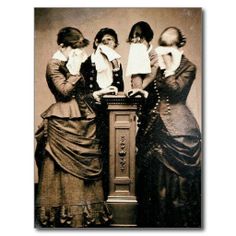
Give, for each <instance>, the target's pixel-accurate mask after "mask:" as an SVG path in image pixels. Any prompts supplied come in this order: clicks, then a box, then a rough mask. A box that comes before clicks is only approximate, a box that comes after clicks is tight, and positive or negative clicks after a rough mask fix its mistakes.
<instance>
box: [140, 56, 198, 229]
mask: <svg viewBox="0 0 236 236" xmlns="http://www.w3.org/2000/svg"><path fill="white" fill-rule="evenodd" d="M195 73H196V67H195V66H194V65H193V64H192V63H191V62H190V61H189V60H188V59H187V58H186V57H184V56H183V57H182V60H181V63H180V66H179V68H178V69H177V70H176V72H175V75H172V76H169V77H167V78H165V77H164V75H163V71H161V70H160V69H158V71H157V76H156V78H155V79H154V81H153V82H152V83H151V84H149V86H148V87H147V88H146V90H147V91H148V92H149V96H148V98H147V100H146V102H145V104H144V105H143V108H142V111H141V116H140V117H139V119H140V127H139V130H138V134H137V147H138V153H137V176H138V177H137V197H138V203H139V207H138V226H142V227H200V226H201V161H200V159H201V158H200V157H201V134H200V131H199V127H198V124H197V122H196V120H195V118H194V117H193V115H192V113H191V112H190V110H189V109H188V108H187V106H186V99H187V96H188V94H189V91H190V88H191V85H192V83H193V81H194V79H195Z"/></svg>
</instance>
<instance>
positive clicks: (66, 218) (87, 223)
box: [36, 202, 112, 228]
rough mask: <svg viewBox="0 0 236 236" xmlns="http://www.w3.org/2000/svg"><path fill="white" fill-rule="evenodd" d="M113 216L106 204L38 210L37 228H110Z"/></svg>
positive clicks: (47, 207)
mask: <svg viewBox="0 0 236 236" xmlns="http://www.w3.org/2000/svg"><path fill="white" fill-rule="evenodd" d="M111 220H112V214H111V212H110V210H109V208H108V206H107V204H106V203H105V202H99V203H92V204H85V205H78V206H60V207H52V206H41V207H37V208H36V227H37V228H54V227H57V228H81V227H96V226H108V225H109V224H110V223H111Z"/></svg>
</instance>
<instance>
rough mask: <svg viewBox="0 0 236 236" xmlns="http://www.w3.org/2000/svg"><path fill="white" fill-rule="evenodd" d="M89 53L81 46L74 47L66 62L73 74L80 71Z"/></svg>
mask: <svg viewBox="0 0 236 236" xmlns="http://www.w3.org/2000/svg"><path fill="white" fill-rule="evenodd" d="M87 57H88V55H87V53H86V52H85V51H84V50H83V49H80V48H76V49H73V50H72V51H71V53H70V55H69V60H68V62H67V64H66V67H67V69H68V70H69V72H70V73H71V74H72V75H78V74H79V73H80V67H81V64H82V63H83V62H84V61H85V60H86V59H87Z"/></svg>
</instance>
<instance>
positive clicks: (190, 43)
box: [34, 8, 202, 181]
mask: <svg viewBox="0 0 236 236" xmlns="http://www.w3.org/2000/svg"><path fill="white" fill-rule="evenodd" d="M138 21H146V22H148V23H149V24H150V26H151V28H152V29H153V31H154V38H153V40H152V45H153V47H154V48H155V47H156V46H157V41H158V38H159V35H160V34H161V32H162V31H163V30H164V29H165V28H166V27H169V26H176V27H178V28H180V29H181V30H182V32H183V33H184V34H185V36H186V37H187V44H186V46H185V47H184V48H183V49H184V54H185V55H186V56H187V57H188V58H189V59H190V60H191V61H192V62H193V63H194V64H195V65H196V66H197V75H196V79H195V81H194V83H193V86H192V89H191V91H190V94H189V97H188V100H187V104H188V106H189V108H190V110H191V111H192V112H193V114H194V116H195V117H196V119H197V121H198V123H199V125H200V128H201V110H202V109H201V101H202V100H201V98H202V96H201V95H202V86H201V85H202V61H201V59H202V10H201V8H35V31H34V34H35V44H34V47H35V48H34V55H35V62H34V64H35V69H34V73H35V75H34V82H35V129H37V126H38V125H39V124H40V123H41V121H42V119H41V117H40V115H41V113H42V112H43V111H44V110H46V109H47V108H48V107H49V106H50V105H51V104H52V103H54V102H55V100H54V97H53V95H52V94H51V92H50V91H49V89H48V86H47V83H46V79H45V71H46V65H47V62H48V60H49V59H50V58H51V57H52V55H53V53H54V52H55V51H56V50H57V43H56V40H57V33H58V31H59V30H60V29H61V28H62V27H65V26H73V27H77V28H78V29H80V30H81V32H82V33H83V34H84V36H85V37H86V38H87V39H89V40H90V45H89V46H88V47H87V48H86V52H87V54H88V55H90V54H91V53H92V52H93V48H92V43H93V39H94V37H95V35H96V33H97V32H98V31H99V30H100V29H101V28H104V27H109V28H113V29H114V30H115V31H116V32H117V34H118V40H119V46H118V48H117V51H118V53H120V55H121V56H122V58H121V63H122V65H123V68H124V70H125V68H126V63H127V57H128V51H129V44H128V43H127V42H126V40H127V38H128V34H129V31H130V29H131V27H132V25H133V24H135V23H136V22H138ZM124 75H125V73H124ZM124 82H125V89H128V88H130V80H129V78H126V77H124ZM35 181H37V176H35Z"/></svg>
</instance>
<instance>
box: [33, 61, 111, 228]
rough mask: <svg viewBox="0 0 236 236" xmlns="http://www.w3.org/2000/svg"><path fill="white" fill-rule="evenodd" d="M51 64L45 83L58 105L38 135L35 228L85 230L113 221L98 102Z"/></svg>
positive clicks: (64, 70) (48, 113)
mask: <svg viewBox="0 0 236 236" xmlns="http://www.w3.org/2000/svg"><path fill="white" fill-rule="evenodd" d="M65 63H66V62H63V61H60V60H57V59H52V60H51V61H50V62H49V63H48V66H47V73H46V78H47V82H48V86H49V88H50V90H51V92H52V93H53V94H54V96H55V99H56V103H55V104H52V105H51V106H50V107H49V108H48V109H47V110H46V111H45V112H44V113H43V114H42V118H43V125H42V126H41V127H40V128H39V130H38V131H37V132H36V138H37V148H36V161H37V164H38V169H39V183H38V190H37V194H36V202H35V207H36V227H86V226H94V225H100V226H101V225H107V224H108V223H109V221H110V220H111V213H110V212H109V210H108V208H107V206H106V203H105V202H104V196H103V188H102V180H101V177H102V156H101V147H100V146H101V145H100V141H99V139H98V138H97V132H96V120H95V118H96V114H95V113H94V110H93V108H92V107H93V105H94V104H93V99H92V97H91V96H90V95H88V94H85V93H84V81H83V78H82V77H81V76H73V75H71V74H70V73H69V71H68V70H67V68H66V66H65Z"/></svg>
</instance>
